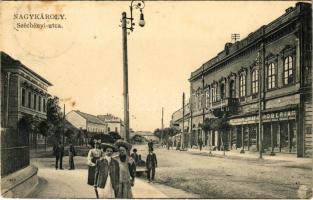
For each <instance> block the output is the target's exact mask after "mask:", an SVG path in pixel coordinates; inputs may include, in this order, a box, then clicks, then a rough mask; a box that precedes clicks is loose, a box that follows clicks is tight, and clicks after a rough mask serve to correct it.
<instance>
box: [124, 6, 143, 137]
mask: <svg viewBox="0 0 313 200" xmlns="http://www.w3.org/2000/svg"><path fill="white" fill-rule="evenodd" d="M144 7H145V2H144V1H134V0H132V1H131V3H130V6H129V8H130V18H129V17H127V15H126V12H123V13H122V20H121V22H122V32H123V91H124V92H123V96H124V122H125V137H124V140H126V141H129V97H128V56H127V30H130V31H133V30H134V26H135V23H134V22H133V21H134V18H133V9H139V10H140V20H139V26H141V27H143V26H144V25H145V20H144V15H143V12H142V10H143V9H144ZM128 24H130V26H129V25H128Z"/></svg>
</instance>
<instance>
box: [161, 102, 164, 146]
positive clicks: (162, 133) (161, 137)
mask: <svg viewBox="0 0 313 200" xmlns="http://www.w3.org/2000/svg"><path fill="white" fill-rule="evenodd" d="M163 112H164V111H163V107H162V119H161V123H162V130H161V144H162V142H163V134H164V132H163V128H164V126H163V115H164V113H163Z"/></svg>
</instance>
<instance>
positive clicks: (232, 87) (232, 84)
mask: <svg viewBox="0 0 313 200" xmlns="http://www.w3.org/2000/svg"><path fill="white" fill-rule="evenodd" d="M229 89H230V94H229V95H230V98H236V90H235V81H234V80H231V81H230V83H229Z"/></svg>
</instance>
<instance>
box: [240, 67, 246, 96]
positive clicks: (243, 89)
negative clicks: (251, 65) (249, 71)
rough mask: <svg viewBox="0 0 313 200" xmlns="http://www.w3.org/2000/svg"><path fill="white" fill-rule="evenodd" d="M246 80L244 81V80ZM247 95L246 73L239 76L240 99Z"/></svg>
mask: <svg viewBox="0 0 313 200" xmlns="http://www.w3.org/2000/svg"><path fill="white" fill-rule="evenodd" d="M243 78H244V80H243V81H242V79H243ZM246 95H247V77H246V74H245V73H241V74H240V76H239V97H240V98H244V97H246Z"/></svg>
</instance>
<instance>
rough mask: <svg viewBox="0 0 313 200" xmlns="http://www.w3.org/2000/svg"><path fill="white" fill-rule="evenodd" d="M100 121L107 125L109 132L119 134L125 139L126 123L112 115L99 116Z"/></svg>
mask: <svg viewBox="0 0 313 200" xmlns="http://www.w3.org/2000/svg"><path fill="white" fill-rule="evenodd" d="M97 117H98V118H99V119H100V120H102V121H103V122H104V123H105V124H106V125H107V132H108V133H109V132H116V133H118V134H119V135H120V136H121V137H122V138H124V133H125V131H124V123H123V121H122V120H121V119H120V118H118V117H115V116H113V115H111V114H106V115H98V116H97Z"/></svg>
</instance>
